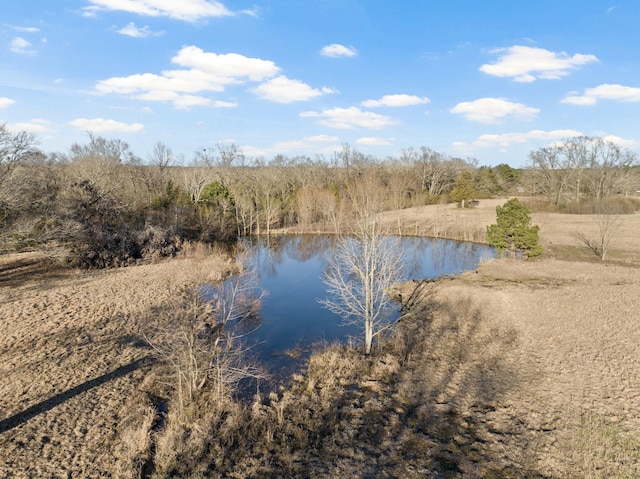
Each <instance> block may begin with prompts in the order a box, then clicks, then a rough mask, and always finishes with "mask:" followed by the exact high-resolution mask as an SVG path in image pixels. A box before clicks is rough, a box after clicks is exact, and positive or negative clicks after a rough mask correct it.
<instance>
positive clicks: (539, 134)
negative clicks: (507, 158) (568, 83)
mask: <svg viewBox="0 0 640 479" xmlns="http://www.w3.org/2000/svg"><path fill="white" fill-rule="evenodd" d="M574 136H584V133H582V132H580V131H576V130H551V131H543V130H530V131H527V132H522V133H504V134H501V135H497V134H490V133H487V134H484V135H480V136H479V137H477V138H476V139H475V140H474V141H473V142H472V143H464V142H460V141H457V142H454V143H453V146H454V148H455V149H456V150H459V151H467V152H469V151H473V150H475V149H479V148H494V147H507V146H510V145H512V144H514V143H526V142H528V141H532V140H536V141H553V140H561V139H564V138H570V137H574Z"/></svg>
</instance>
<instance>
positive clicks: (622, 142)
mask: <svg viewBox="0 0 640 479" xmlns="http://www.w3.org/2000/svg"><path fill="white" fill-rule="evenodd" d="M602 139H603V140H604V141H610V142H611V143H614V144H616V145H618V146H620V147H622V148H629V149H637V148H638V146H640V142H639V141H638V140H628V139H626V138H622V137H620V136H616V135H602Z"/></svg>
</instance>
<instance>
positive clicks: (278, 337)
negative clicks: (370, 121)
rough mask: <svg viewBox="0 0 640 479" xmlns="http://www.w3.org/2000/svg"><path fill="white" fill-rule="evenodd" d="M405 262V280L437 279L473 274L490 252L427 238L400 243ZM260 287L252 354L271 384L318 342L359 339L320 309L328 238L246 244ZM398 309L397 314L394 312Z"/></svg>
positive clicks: (253, 240) (304, 237)
mask: <svg viewBox="0 0 640 479" xmlns="http://www.w3.org/2000/svg"><path fill="white" fill-rule="evenodd" d="M399 240H400V245H401V247H402V248H403V249H404V250H405V253H406V256H407V259H408V260H409V268H408V276H407V277H406V278H405V279H407V280H409V279H427V278H436V277H439V276H444V275H452V274H457V273H461V272H462V271H465V270H470V269H475V268H476V267H477V266H478V264H479V263H480V262H481V261H482V260H483V259H488V258H492V257H493V256H494V251H493V249H492V248H490V247H488V246H485V245H479V244H474V243H466V242H460V241H451V240H439V239H430V238H412V237H403V238H400V239H399ZM243 241H244V245H245V247H246V249H247V250H248V252H249V258H250V261H251V263H252V265H253V266H254V267H255V269H256V272H257V276H258V280H259V284H260V287H261V288H262V289H263V290H265V291H266V292H267V295H266V296H265V297H264V298H263V304H262V308H261V311H260V325H259V326H258V328H257V329H256V330H255V331H254V332H253V333H251V335H250V336H251V339H250V342H251V343H252V344H254V346H253V347H252V351H253V353H254V355H255V356H257V358H258V359H259V360H260V362H261V363H263V364H264V365H266V367H267V368H268V369H269V371H270V373H271V374H272V375H273V376H274V377H276V378H280V379H282V378H286V377H288V376H289V375H290V373H292V372H294V371H295V370H296V369H297V368H298V367H299V365H300V363H301V362H302V361H304V360H305V359H306V358H307V357H308V353H309V352H310V350H311V348H312V345H313V344H314V343H317V342H321V341H327V342H332V341H344V340H347V339H348V338H349V337H355V338H356V339H359V338H360V332H361V331H360V330H359V329H358V328H357V327H355V326H343V325H341V322H342V320H341V318H340V317H338V316H336V315H334V314H333V313H331V312H330V311H328V310H327V309H325V308H323V307H322V306H321V305H320V304H319V303H318V299H320V298H324V297H326V292H325V286H324V284H323V282H322V279H321V277H322V273H323V272H324V270H325V268H326V264H327V257H328V255H329V254H330V252H331V250H332V248H333V246H334V241H335V238H334V237H332V236H327V235H302V236H277V237H271V238H249V239H245V240H243ZM399 307H400V306H399V305H398V309H399Z"/></svg>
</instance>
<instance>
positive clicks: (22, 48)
mask: <svg viewBox="0 0 640 479" xmlns="http://www.w3.org/2000/svg"><path fill="white" fill-rule="evenodd" d="M30 47H31V42H29V41H28V40H25V39H24V38H22V37H15V38H14V39H13V40H11V43H10V45H9V48H10V49H11V51H12V52H13V53H19V54H21V55H33V54H34V53H36V51H35V50H31V49H30Z"/></svg>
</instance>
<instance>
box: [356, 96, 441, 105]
mask: <svg viewBox="0 0 640 479" xmlns="http://www.w3.org/2000/svg"><path fill="white" fill-rule="evenodd" d="M430 101H431V100H429V98H427V97H426V96H423V97H419V96H415V95H405V94H399V95H384V96H383V97H382V98H380V99H379V100H366V101H363V102H362V103H361V105H362V106H364V107H367V108H375V107H378V106H391V107H402V106H413V105H424V104H426V103H429V102H430Z"/></svg>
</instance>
